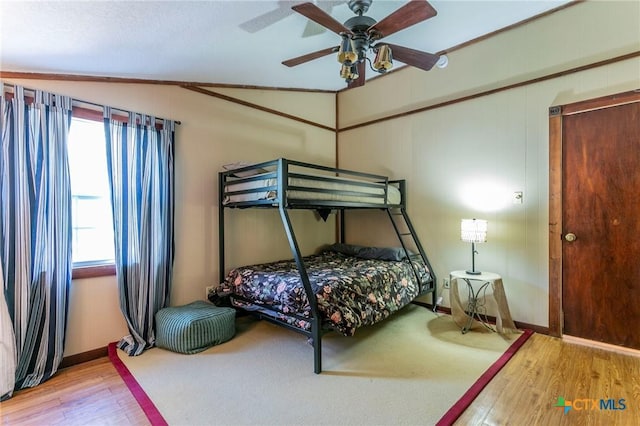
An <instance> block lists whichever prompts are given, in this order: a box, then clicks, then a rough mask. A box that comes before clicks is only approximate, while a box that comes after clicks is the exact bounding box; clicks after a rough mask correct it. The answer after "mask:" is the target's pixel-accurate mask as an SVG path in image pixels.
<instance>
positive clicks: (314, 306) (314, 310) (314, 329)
mask: <svg viewBox="0 0 640 426" xmlns="http://www.w3.org/2000/svg"><path fill="white" fill-rule="evenodd" d="M278 210H279V211H280V217H281V218H282V224H283V225H284V229H285V231H286V233H287V239H288V240H289V246H290V247H291V253H293V257H294V259H295V261H296V266H297V267H298V272H300V279H301V280H302V285H303V286H304V292H305V294H306V295H307V299H308V300H309V306H310V307H311V317H312V318H311V338H312V340H313V371H314V372H315V373H316V374H318V373H320V372H321V371H322V342H321V336H320V328H321V325H322V324H321V320H320V314H319V312H318V301H317V299H316V294H315V293H314V292H313V289H312V288H311V282H310V281H309V275H308V274H307V269H306V268H305V266H304V260H302V255H301V254H300V248H299V247H298V242H297V240H296V236H295V234H294V232H293V227H292V226H291V220H290V219H289V213H288V212H287V210H286V209H285V208H284V206H283V205H282V204H280V206H278Z"/></svg>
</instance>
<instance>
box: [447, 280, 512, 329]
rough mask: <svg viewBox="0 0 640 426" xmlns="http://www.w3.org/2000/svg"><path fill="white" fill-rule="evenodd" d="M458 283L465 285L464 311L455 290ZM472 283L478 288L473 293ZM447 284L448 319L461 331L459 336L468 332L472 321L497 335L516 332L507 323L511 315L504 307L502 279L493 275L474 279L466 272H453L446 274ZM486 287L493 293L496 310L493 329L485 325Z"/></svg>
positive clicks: (507, 308) (505, 300) (506, 306)
mask: <svg viewBox="0 0 640 426" xmlns="http://www.w3.org/2000/svg"><path fill="white" fill-rule="evenodd" d="M459 279H461V280H463V281H464V282H465V283H466V284H467V291H468V299H467V307H466V309H465V308H464V307H463V306H462V302H461V301H460V293H459V290H458V280H459ZM472 281H478V282H480V283H482V284H481V285H480V287H478V289H477V290H476V289H474V287H473V285H472V284H471V282H472ZM449 283H450V284H451V293H450V296H451V315H452V317H453V320H454V321H455V322H456V323H457V324H458V325H459V326H461V327H462V333H463V334H465V333H466V332H467V331H469V330H470V329H471V327H472V326H473V321H474V319H476V320H478V321H479V322H480V323H481V324H482V325H483V326H485V327H486V328H487V329H489V330H491V331H497V332H499V333H501V334H502V333H505V331H507V330H508V331H512V332H515V331H516V330H517V329H516V326H515V324H514V322H513V320H512V319H511V313H510V312H509V305H508V304H507V298H506V295H505V293H504V287H503V285H502V277H501V276H500V275H498V274H496V273H493V272H481V273H480V274H475V275H474V274H468V273H467V272H466V271H453V272H451V273H450V274H449ZM489 285H491V287H492V289H493V297H494V299H495V301H496V303H497V306H498V312H497V315H496V328H495V329H494V328H493V327H491V326H490V325H489V323H488V320H487V312H486V309H485V303H486V300H487V297H488V295H487V290H488V288H489ZM461 324H464V325H461Z"/></svg>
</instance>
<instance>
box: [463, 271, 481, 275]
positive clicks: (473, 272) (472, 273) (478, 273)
mask: <svg viewBox="0 0 640 426" xmlns="http://www.w3.org/2000/svg"><path fill="white" fill-rule="evenodd" d="M464 272H466V273H467V274H468V275H480V274H481V273H482V272H480V271H464Z"/></svg>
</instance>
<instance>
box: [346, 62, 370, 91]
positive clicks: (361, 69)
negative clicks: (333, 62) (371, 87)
mask: <svg viewBox="0 0 640 426" xmlns="http://www.w3.org/2000/svg"><path fill="white" fill-rule="evenodd" d="M366 70H367V67H366V66H365V62H364V61H362V62H358V78H356V79H355V80H353V81H352V82H350V83H349V84H348V85H347V87H348V88H350V89H351V88H353V87H360V86H364V82H365V80H366V76H365V72H366Z"/></svg>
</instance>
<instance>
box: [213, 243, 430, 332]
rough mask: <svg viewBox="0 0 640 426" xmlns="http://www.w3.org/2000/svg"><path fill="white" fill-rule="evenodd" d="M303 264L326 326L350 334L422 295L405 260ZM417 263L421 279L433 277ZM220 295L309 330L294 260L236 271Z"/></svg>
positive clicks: (336, 259) (341, 258)
mask: <svg viewBox="0 0 640 426" xmlns="http://www.w3.org/2000/svg"><path fill="white" fill-rule="evenodd" d="M304 263H305V267H306V269H307V274H308V275H309V280H310V282H311V286H312V288H313V290H314V292H315V293H316V295H317V301H318V309H319V311H320V314H321V316H322V318H323V324H324V325H325V326H327V325H328V326H329V327H330V328H333V329H335V330H337V331H339V332H340V333H342V334H344V335H346V336H351V335H353V334H354V333H355V331H356V329H357V328H359V327H362V326H364V325H370V324H375V323H377V322H379V321H381V320H383V319H385V318H386V317H388V316H389V315H391V314H392V313H393V312H395V311H397V310H399V309H400V308H402V307H403V306H405V305H406V304H408V303H409V302H411V301H412V300H413V299H414V298H415V297H416V296H417V295H419V294H420V293H421V286H420V283H418V282H417V280H416V276H415V273H414V271H413V269H412V267H411V265H410V264H409V263H408V262H407V261H404V262H403V261H381V260H368V259H361V258H358V257H354V256H348V255H344V254H341V253H336V252H333V251H325V252H323V253H321V254H318V255H312V256H308V257H305V258H304ZM414 265H415V267H416V270H418V271H420V273H421V274H422V276H421V278H423V277H424V278H425V279H426V278H428V277H429V271H428V270H427V269H426V267H425V266H424V264H423V263H422V262H415V261H414ZM423 281H424V280H423ZM218 293H219V294H221V295H231V302H232V304H233V305H234V306H238V307H242V308H244V309H248V310H252V309H253V310H256V309H258V310H261V311H263V312H264V313H268V314H269V315H272V316H273V317H276V318H278V319H280V320H282V321H285V322H287V323H288V324H291V325H294V326H296V327H298V328H302V329H305V330H309V329H310V323H309V321H307V320H305V319H308V318H310V317H311V314H310V306H309V301H308V300H307V296H306V294H305V292H304V288H303V286H302V282H301V280H300V275H299V273H298V268H297V267H296V264H295V261H293V260H286V261H279V262H273V263H266V264H261V265H252V266H244V267H240V268H236V269H233V270H231V271H230V272H229V274H228V275H227V277H226V279H225V282H224V283H222V284H221V286H220V287H219V288H218ZM265 308H266V309H265Z"/></svg>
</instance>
